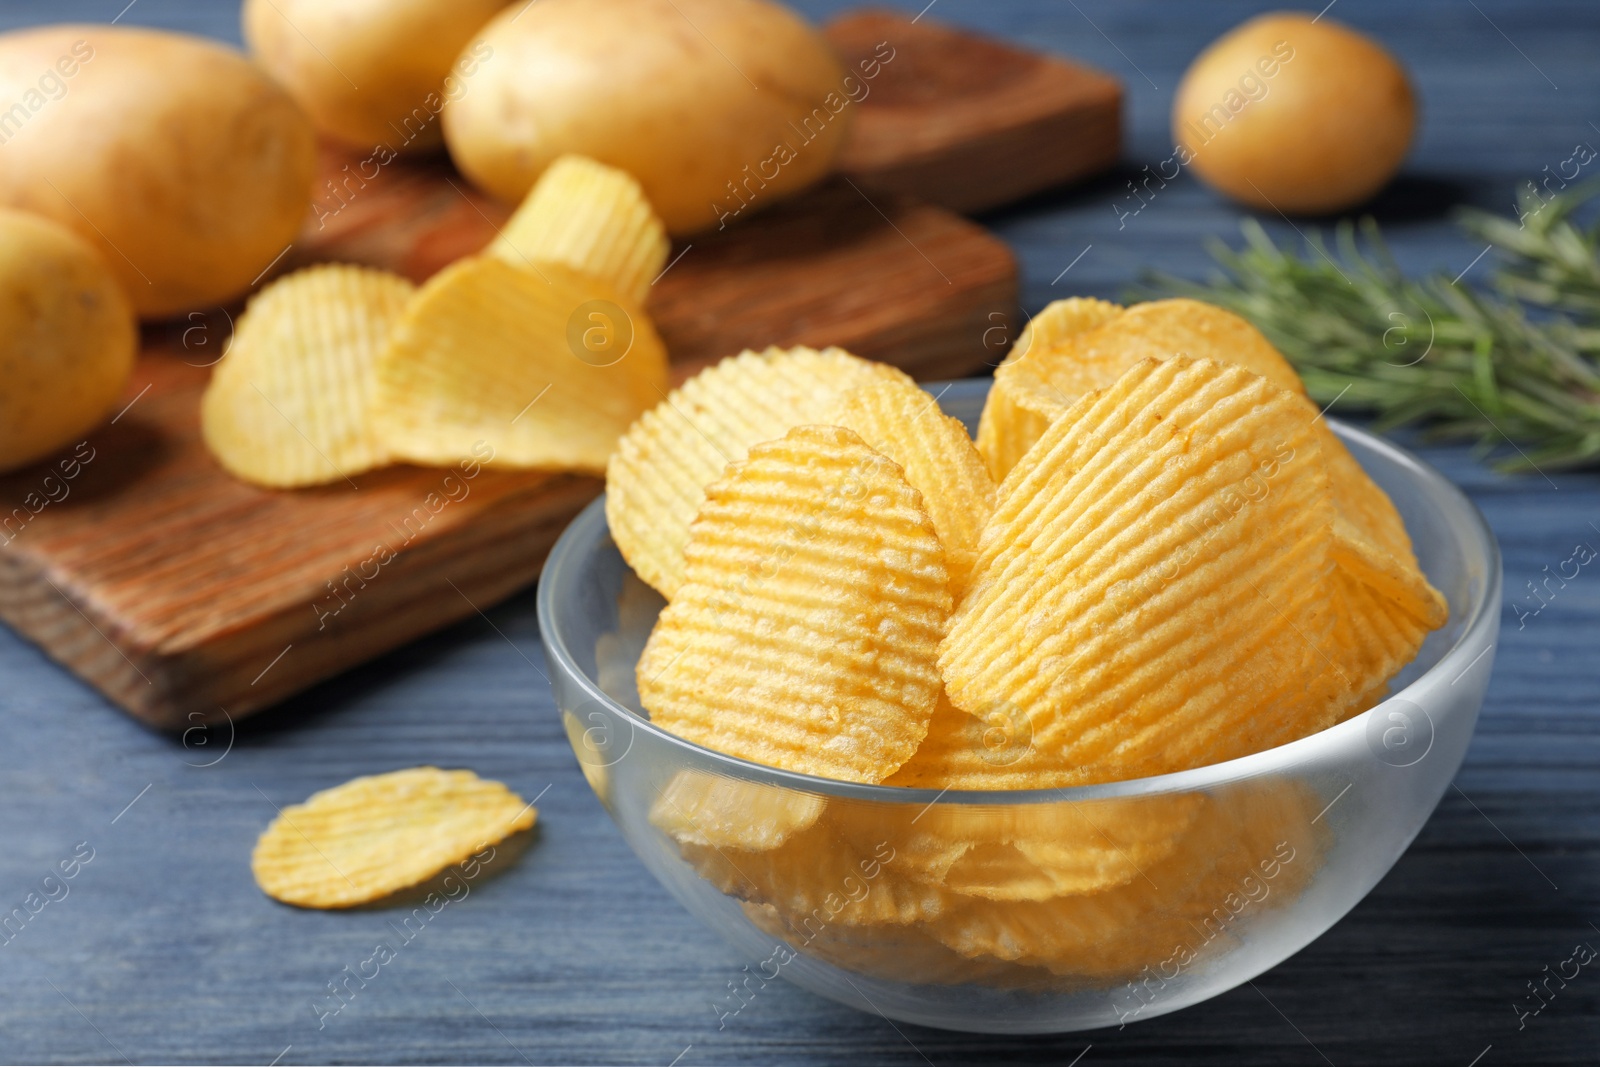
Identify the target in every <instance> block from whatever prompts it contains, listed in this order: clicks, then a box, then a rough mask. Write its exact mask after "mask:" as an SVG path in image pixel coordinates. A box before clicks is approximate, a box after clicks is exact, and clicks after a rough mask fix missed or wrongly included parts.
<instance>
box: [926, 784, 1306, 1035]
mask: <svg viewBox="0 0 1600 1067" xmlns="http://www.w3.org/2000/svg"><path fill="white" fill-rule="evenodd" d="M1144 799H1145V801H1146V802H1148V801H1149V800H1154V799H1157V798H1144ZM1195 800H1198V801H1199V802H1200V803H1199V804H1198V806H1196V807H1194V808H1193V811H1194V814H1195V816H1196V817H1195V818H1193V819H1192V820H1191V822H1190V824H1189V825H1188V826H1186V827H1185V828H1183V829H1181V830H1180V832H1179V833H1178V834H1177V835H1176V836H1175V838H1174V839H1173V842H1172V847H1170V848H1168V849H1167V851H1166V853H1165V854H1164V855H1161V856H1159V857H1155V858H1154V859H1153V861H1152V862H1151V863H1149V864H1148V865H1145V866H1142V867H1141V869H1140V870H1139V871H1138V873H1137V877H1134V878H1131V879H1128V880H1127V881H1124V882H1119V883H1117V884H1116V885H1114V886H1111V887H1109V888H1106V889H1104V890H1099V891H1094V892H1088V893H1071V894H1064V895H1059V896H1053V897H1049V898H1045V899H1039V900H1005V901H990V900H984V899H977V898H970V897H969V898H967V900H966V901H965V903H963V904H960V905H956V906H951V907H949V908H947V909H946V910H945V911H944V912H942V913H941V914H940V915H938V916H935V917H934V918H933V919H932V920H931V921H930V922H929V923H928V930H929V932H930V933H932V934H933V935H934V936H935V937H937V938H938V939H939V940H940V941H941V942H943V943H944V944H945V945H947V946H949V947H950V948H951V949H953V950H954V951H956V952H957V953H959V954H961V955H963V956H968V957H977V958H983V957H993V958H997V959H1002V960H1012V961H1016V962H1018V963H1023V964H1027V965H1031V966H1036V967H1044V968H1047V969H1048V970H1050V971H1051V972H1053V973H1055V974H1059V975H1063V976H1067V977H1072V978H1078V979H1094V980H1097V981H1107V980H1119V979H1122V978H1134V977H1135V976H1138V975H1140V974H1143V973H1146V972H1145V968H1152V969H1154V968H1156V967H1158V966H1159V965H1160V964H1161V963H1163V962H1164V961H1168V960H1173V961H1174V965H1175V966H1177V967H1179V968H1180V969H1182V968H1185V967H1188V966H1191V965H1192V964H1193V963H1194V961H1195V960H1197V959H1199V958H1201V957H1202V956H1203V955H1204V954H1205V953H1207V952H1208V951H1214V950H1215V948H1214V946H1215V945H1217V944H1225V943H1236V942H1237V940H1238V938H1239V937H1240V935H1241V933H1242V931H1243V930H1244V929H1245V928H1246V926H1247V925H1248V924H1249V923H1250V922H1251V921H1252V920H1253V919H1254V918H1255V916H1257V915H1259V914H1261V913H1262V912H1264V911H1265V910H1267V908H1268V907H1275V906H1276V904H1274V905H1268V903H1267V901H1268V900H1269V899H1271V898H1272V897H1273V895H1274V894H1276V895H1277V897H1276V899H1277V902H1278V903H1282V902H1284V901H1286V900H1289V899H1293V897H1294V896H1295V894H1296V893H1298V891H1299V890H1300V889H1301V888H1303V887H1304V886H1305V885H1306V884H1307V882H1308V880H1309V878H1310V876H1311V874H1312V873H1313V872H1314V871H1315V870H1316V868H1317V866H1318V865H1319V863H1320V861H1321V855H1322V853H1323V851H1324V849H1325V844H1324V839H1325V837H1326V834H1325V833H1324V832H1321V831H1319V829H1318V827H1316V826H1315V825H1313V824H1312V822H1311V819H1312V815H1311V812H1312V811H1314V810H1315V809H1314V808H1311V807H1310V806H1309V805H1310V804H1311V802H1312V801H1313V800H1314V798H1312V797H1311V796H1310V794H1309V793H1307V792H1306V791H1305V790H1304V789H1302V788H1301V787H1300V786H1299V785H1298V783H1294V782H1289V781H1277V780H1272V781H1264V782H1258V783H1250V784H1249V785H1245V786H1241V787H1236V788H1234V789H1232V790H1230V791H1228V792H1226V793H1223V794H1221V795H1218V796H1215V797H1191V803H1193V802H1194V801H1195ZM1251 909H1254V910H1253V911H1252V910H1251ZM1185 954H1187V955H1185ZM1168 977H1172V975H1171V974H1168ZM1136 1006H1137V1001H1135V1002H1134V1003H1133V1004H1132V1005H1130V1007H1136Z"/></svg>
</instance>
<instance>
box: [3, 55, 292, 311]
mask: <svg viewBox="0 0 1600 1067" xmlns="http://www.w3.org/2000/svg"><path fill="white" fill-rule="evenodd" d="M0 101H21V102H20V103H17V104H16V105H15V106H13V107H12V108H11V110H10V111H6V112H0V142H3V144H4V148H5V165H4V166H3V167H0V204H3V205H6V206H9V207H16V208H21V209H23V210H26V211H31V212H35V213H37V214H40V215H44V216H47V217H49V218H52V219H55V220H56V221H57V222H59V223H61V224H62V225H63V226H66V227H67V228H68V229H70V230H73V231H75V232H76V233H77V234H78V235H79V236H80V237H82V238H83V239H84V240H86V241H88V242H89V243H90V244H92V245H94V246H95V247H96V248H98V249H99V250H100V254H101V256H103V257H104V259H105V261H106V263H107V265H108V266H109V267H110V268H111V270H112V273H113V274H115V275H116V277H117V280H118V281H119V282H120V283H121V284H122V287H123V290H124V291H125V292H126V293H127V294H128V297H129V299H130V300H131V301H132V302H133V306H134V310H135V311H137V312H138V313H139V315H140V316H141V317H144V318H157V317H161V316H164V315H172V314H175V313H177V312H181V311H187V310H190V309H193V308H210V307H214V306H216V305H218V304H222V303H225V302H227V301H228V300H231V299H232V298H234V297H236V296H238V295H239V294H240V293H242V292H244V291H245V289H247V288H248V287H249V286H250V285H251V284H252V283H253V282H254V281H255V280H256V279H258V278H259V277H260V275H261V273H262V272H263V271H264V270H266V269H267V268H268V266H270V265H271V264H272V263H273V261H274V260H276V259H277V257H278V256H279V255H281V254H282V253H283V251H284V250H285V249H286V248H287V247H288V246H289V243H290V242H291V241H293V240H294V237H295V234H296V233H297V232H298V231H299V229H300V225H301V223H302V222H303V221H304V219H305V216H306V210H307V207H308V205H309V203H310V200H311V185H312V181H313V179H314V177H315V168H316V149H315V136H314V134H313V131H312V128H311V123H310V122H309V121H308V120H307V119H306V116H305V114H304V113H303V112H302V111H301V110H300V109H299V107H297V106H296V105H295V102H294V101H293V100H292V99H290V97H289V95H288V94H287V93H285V92H284V91H283V90H282V89H281V88H279V87H278V85H277V84H275V83H274V82H273V81H271V80H270V79H269V78H268V77H267V76H266V74H264V73H263V72H262V71H261V70H260V68H258V67H257V66H256V65H255V64H254V63H252V62H250V61H249V60H248V59H246V58H245V57H244V56H242V55H240V54H239V53H238V52H235V51H233V50H232V49H229V48H225V47H223V46H221V45H218V44H215V43H212V42H210V41H203V40H201V39H199V38H196V37H187V36H183V35H180V34H174V33H163V32H159V31H155V30H141V29H133V28H131V27H125V26H87V25H86V26H48V27H44V28H42V29H36V30H25V31H21V32H17V33H10V34H5V35H4V36H0Z"/></svg>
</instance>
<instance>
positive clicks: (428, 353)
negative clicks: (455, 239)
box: [373, 256, 667, 474]
mask: <svg viewBox="0 0 1600 1067" xmlns="http://www.w3.org/2000/svg"><path fill="white" fill-rule="evenodd" d="M597 317H598V318H597ZM596 337H598V338H600V339H599V340H594V338H596ZM591 342H593V343H591ZM376 376H377V391H376V396H375V400H374V404H373V420H374V424H375V426H376V427H377V430H378V432H379V434H380V435H381V437H382V439H383V441H384V443H385V444H386V445H387V446H388V448H389V449H390V451H391V452H392V453H393V454H394V455H395V456H396V457H398V458H402V459H408V460H412V461H414V462H417V463H424V464H451V463H455V462H458V461H459V460H460V459H461V458H462V457H464V456H467V455H470V454H473V452H474V449H475V448H476V447H480V446H482V445H487V446H488V447H489V448H491V449H493V456H492V458H491V459H489V460H488V461H487V465H488V466H495V467H517V468H536V469H560V470H575V471H587V472H593V473H596V474H598V473H600V472H601V471H604V470H605V466H606V460H607V459H608V458H609V457H610V455H611V453H612V451H613V449H614V448H615V447H616V443H617V439H618V438H619V437H621V436H622V434H623V433H624V432H626V431H627V429H628V426H629V424H630V423H632V422H633V420H634V419H635V418H637V417H638V416H639V414H640V413H641V412H643V411H645V410H647V409H648V408H650V407H651V406H652V405H653V404H655V403H656V402H657V401H658V400H659V399H660V398H661V396H662V395H663V394H664V393H665V391H666V386H667V354H666V349H665V348H664V347H663V346H662V344H661V339H660V338H659V337H658V336H656V332H655V327H653V326H652V325H651V324H650V320H649V319H648V318H647V317H646V316H645V315H644V314H643V313H641V312H640V311H638V309H637V308H635V307H633V306H632V305H631V304H630V303H629V302H628V301H627V298H626V297H624V296H622V295H620V294H619V293H617V292H615V291H614V290H611V289H610V288H609V287H607V286H606V285H604V284H603V283H601V282H600V281H598V280H596V279H594V278H591V277H589V276H587V275H584V274H579V273H577V272H575V271H573V270H572V269H571V268H570V267H566V266H563V265H560V264H556V263H545V264H543V265H542V266H541V267H540V271H539V273H538V274H535V273H534V272H532V271H529V270H524V269H521V268H519V267H514V266H512V265H510V264H509V263H507V262H505V261H504V260H501V259H498V258H495V257H493V256H480V257H474V258H470V259H464V260H461V261H459V262H457V263H454V264H452V265H451V266H449V267H446V268H445V269H444V270H442V271H440V272H439V273H438V274H436V275H434V276H433V277H432V278H431V279H429V280H428V282H427V283H426V284H424V285H423V286H422V288H421V289H420V290H418V292H417V295H416V297H415V298H414V299H413V300H412V302H411V304H410V306H409V307H407V308H406V311H405V314H404V315H403V316H401V318H400V321H399V322H398V323H397V324H396V326H395V329H394V333H393V335H392V337H391V338H390V341H389V344H388V346H387V347H386V348H385V349H384V351H383V354H382V355H381V356H380V357H379V359H378V363H377V368H376Z"/></svg>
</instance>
